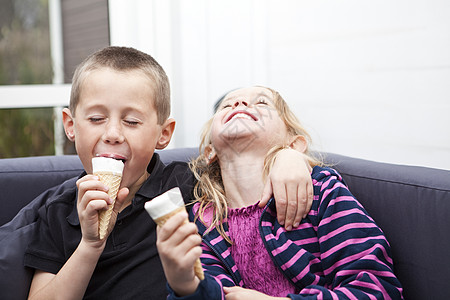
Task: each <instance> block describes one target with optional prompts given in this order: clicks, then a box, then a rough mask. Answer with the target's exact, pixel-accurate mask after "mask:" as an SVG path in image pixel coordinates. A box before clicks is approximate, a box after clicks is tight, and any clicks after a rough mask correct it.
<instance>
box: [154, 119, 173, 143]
mask: <svg viewBox="0 0 450 300" xmlns="http://www.w3.org/2000/svg"><path fill="white" fill-rule="evenodd" d="M174 130H175V120H174V119H172V118H169V119H167V120H166V122H164V124H163V125H162V126H161V135H160V136H159V139H158V142H157V143H156V149H164V148H166V147H167V145H169V143H170V140H171V139H172V134H173V131H174Z"/></svg>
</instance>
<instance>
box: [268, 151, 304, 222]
mask: <svg viewBox="0 0 450 300" xmlns="http://www.w3.org/2000/svg"><path fill="white" fill-rule="evenodd" d="M311 170H312V169H311V166H310V165H309V163H308V160H307V158H306V156H305V155H304V154H303V153H301V152H299V151H296V150H293V149H283V150H280V151H279V153H278V154H277V157H276V159H275V163H274V165H273V167H272V170H271V171H270V173H269V178H268V180H267V182H266V185H265V187H264V192H263V195H262V198H261V201H260V203H259V206H261V207H263V206H265V205H266V204H267V202H268V201H269V199H270V198H271V196H272V195H273V196H274V198H275V204H276V207H277V219H278V222H279V223H280V224H281V225H284V227H285V228H286V230H291V229H292V228H293V227H294V228H295V227H298V226H299V225H300V222H301V220H302V218H305V217H306V215H307V214H308V213H309V210H310V209H311V204H312V201H313V185H312V179H311Z"/></svg>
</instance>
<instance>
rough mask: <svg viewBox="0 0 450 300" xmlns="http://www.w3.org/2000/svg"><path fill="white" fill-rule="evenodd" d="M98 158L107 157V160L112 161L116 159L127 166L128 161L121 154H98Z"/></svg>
mask: <svg viewBox="0 0 450 300" xmlns="http://www.w3.org/2000/svg"><path fill="white" fill-rule="evenodd" d="M96 156H99V157H107V158H112V159H115V160H120V161H122V162H123V163H124V164H125V162H126V161H127V159H126V157H124V156H122V155H119V154H112V153H111V154H107V153H105V154H97V155H96Z"/></svg>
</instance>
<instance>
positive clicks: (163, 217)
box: [145, 188, 205, 280]
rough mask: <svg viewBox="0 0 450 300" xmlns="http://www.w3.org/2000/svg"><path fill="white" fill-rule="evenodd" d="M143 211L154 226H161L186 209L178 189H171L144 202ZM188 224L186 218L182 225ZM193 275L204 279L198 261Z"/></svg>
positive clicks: (198, 260)
mask: <svg viewBox="0 0 450 300" xmlns="http://www.w3.org/2000/svg"><path fill="white" fill-rule="evenodd" d="M145 210H146V211H147V212H148V214H149V215H150V217H152V219H153V220H154V221H155V223H156V224H158V225H159V226H163V225H164V223H166V221H167V220H168V219H169V218H170V217H172V216H173V215H175V214H177V213H179V212H181V211H186V208H185V207H184V201H183V197H182V196H181V192H180V189H179V188H173V189H171V190H169V191H167V192H165V193H164V194H162V195H160V196H158V197H155V198H153V199H152V200H150V201H148V202H146V203H145ZM188 222H189V220H188V219H187V218H186V220H185V221H184V223H188ZM194 273H195V276H197V277H198V278H199V279H200V280H203V279H205V274H204V273H203V268H202V264H201V262H200V259H197V260H196V261H195V263H194Z"/></svg>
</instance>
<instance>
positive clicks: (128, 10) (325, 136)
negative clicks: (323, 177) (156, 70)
mask: <svg viewBox="0 0 450 300" xmlns="http://www.w3.org/2000/svg"><path fill="white" fill-rule="evenodd" d="M109 3H110V20H111V40H112V44H114V45H127V46H133V47H136V48H138V49H140V50H143V51H145V52H148V53H150V54H151V55H153V56H154V57H155V58H156V59H157V60H158V61H159V62H160V63H161V65H162V66H163V67H164V68H165V70H166V71H167V73H168V75H169V77H170V80H171V84H172V95H173V97H172V105H173V110H172V111H173V116H174V117H175V118H176V119H177V121H178V126H177V128H176V135H175V139H174V143H173V146H197V144H198V140H199V132H200V130H201V127H202V125H203V124H204V123H205V122H206V120H207V119H208V117H209V116H210V115H211V113H212V106H213V104H214V102H215V100H216V99H217V98H218V97H220V96H222V94H224V93H225V92H226V91H228V90H230V89H233V88H235V87H240V86H247V85H254V84H262V85H267V86H270V87H273V88H275V89H277V90H278V91H280V93H281V94H282V95H283V97H284V98H285V99H286V100H287V102H288V103H289V104H290V106H291V108H292V109H293V110H294V111H295V112H296V114H297V116H298V117H299V118H300V119H301V120H302V121H303V123H304V124H305V125H306V126H307V128H309V130H310V132H311V134H312V136H313V139H314V141H315V146H316V147H315V148H316V149H318V150H321V151H327V152H335V153H340V154H344V155H348V156H354V157H361V158H366V159H371V160H377V161H384V162H391V163H398V164H412V165H423V166H430V167H436V168H445V169H450V117H449V113H450V18H449V16H450V2H449V1H448V0H409V1H406V0H377V1H373V0H341V1H316V0H315V1H313V0H308V1H299V0H227V1H219V0H152V1H145V0H129V1H123V0H110V1H109Z"/></svg>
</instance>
